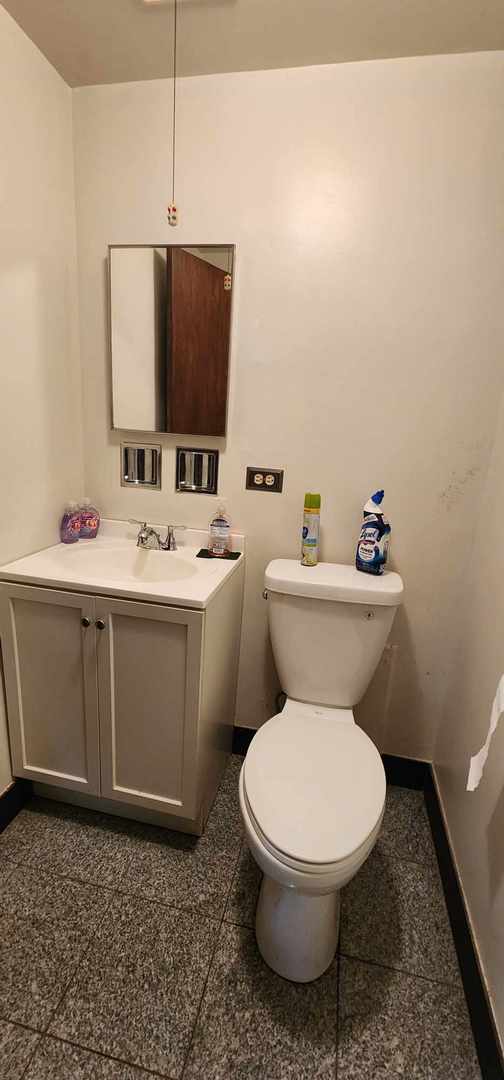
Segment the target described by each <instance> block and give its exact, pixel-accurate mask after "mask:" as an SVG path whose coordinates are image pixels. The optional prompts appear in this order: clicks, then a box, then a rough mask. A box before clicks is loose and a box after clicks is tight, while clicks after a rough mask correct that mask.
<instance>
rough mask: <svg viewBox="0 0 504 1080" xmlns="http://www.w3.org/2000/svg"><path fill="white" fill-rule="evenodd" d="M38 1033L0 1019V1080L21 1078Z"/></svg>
mask: <svg viewBox="0 0 504 1080" xmlns="http://www.w3.org/2000/svg"><path fill="white" fill-rule="evenodd" d="M39 1038H40V1035H37V1034H36V1033H35V1032H34V1031H28V1030H27V1029H26V1028H22V1027H18V1026H17V1024H8V1023H7V1022H6V1021H5V1020H0V1080H21V1077H22V1076H23V1075H24V1071H25V1069H26V1066H27V1064H28V1062H29V1060H30V1057H31V1055H32V1054H33V1051H34V1050H35V1047H36V1045H37V1043H38V1041H39Z"/></svg>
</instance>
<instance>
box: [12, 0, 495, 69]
mask: <svg viewBox="0 0 504 1080" xmlns="http://www.w3.org/2000/svg"><path fill="white" fill-rule="evenodd" d="M3 6H4V7H5V8H6V9H7V11H9V12H10V14H11V15H12V16H13V17H14V18H15V19H16V21H17V22H18V23H19V25H20V26H21V27H22V28H23V30H25V31H26V33H27V34H28V36H29V37H30V38H32V40H33V41H34V42H35V43H36V45H38V46H39V48H40V49H41V51H42V52H43V53H44V54H45V56H46V57H47V58H48V59H49V60H50V61H51V62H52V63H53V64H54V66H55V67H56V68H57V70H58V71H59V72H60V74H61V75H62V76H63V78H64V79H65V80H66V81H67V82H68V83H69V85H70V86H84V85H90V84H94V83H114V82H130V81H134V80H138V79H157V78H163V77H166V76H168V75H170V74H171V70H172V62H171V51H172V32H173V30H172V27H173V6H172V0H160V2H159V3H150V4H145V3H144V2H143V0H3ZM178 13H179V20H178V27H179V35H178V55H179V60H178V71H179V74H181V75H200V74H208V73H210V72H218V71H249V70H256V69H264V68H279V67H299V66H303V65H305V64H328V63H336V62H340V61H345V60H371V59H378V58H383V57H394V56H419V55H424V54H429V53H458V52H477V51H480V50H487V49H504V0H178Z"/></svg>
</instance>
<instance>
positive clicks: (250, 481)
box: [245, 465, 284, 495]
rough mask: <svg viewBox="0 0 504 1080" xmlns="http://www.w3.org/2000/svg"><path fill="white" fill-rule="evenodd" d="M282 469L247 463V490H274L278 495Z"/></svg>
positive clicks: (281, 484)
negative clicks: (259, 466) (258, 466)
mask: <svg viewBox="0 0 504 1080" xmlns="http://www.w3.org/2000/svg"><path fill="white" fill-rule="evenodd" d="M283 476H284V471H283V469H270V468H256V467H255V466H252V465H247V479H246V482H245V487H246V489H247V491H274V492H276V494H277V495H278V494H279V493H280V492H281V491H282V488H283Z"/></svg>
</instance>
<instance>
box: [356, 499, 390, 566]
mask: <svg viewBox="0 0 504 1080" xmlns="http://www.w3.org/2000/svg"><path fill="white" fill-rule="evenodd" d="M384 494H385V492H384V491H375V493H374V495H372V496H371V498H370V499H369V500H368V502H367V503H366V505H365V506H364V510H363V514H364V518H363V522H362V527H361V531H360V536H359V540H358V542H357V552H356V556H355V565H356V567H357V570H362V571H363V572H364V573H365V574H383V571H384V569H385V563H386V562H387V557H388V550H389V543H390V533H391V528H390V524H389V522H388V521H387V518H386V517H385V514H384V512H383V507H382V505H381V503H382V499H383V496H384Z"/></svg>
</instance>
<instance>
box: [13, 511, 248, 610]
mask: <svg viewBox="0 0 504 1080" xmlns="http://www.w3.org/2000/svg"><path fill="white" fill-rule="evenodd" d="M149 524H151V523H149ZM138 528H139V526H136V525H130V524H128V522H125V521H111V520H107V519H105V520H103V521H102V523H101V526H100V531H99V534H98V536H97V537H96V539H95V540H79V541H78V542H77V543H76V544H55V545H54V546H53V547H49V548H44V549H43V550H42V551H37V552H35V553H34V554H33V555H26V556H24V558H22V559H16V560H15V561H14V562H11V563H7V564H6V565H5V566H0V581H15V582H18V583H19V584H21V585H42V586H48V587H50V588H58V589H67V590H72V591H74V590H75V591H77V592H92V593H99V594H100V595H105V596H117V597H124V598H126V599H129V600H139V601H142V600H147V601H150V602H154V603H158V604H173V605H175V606H176V607H188V608H196V609H204V608H206V607H207V605H208V604H209V602H210V600H211V599H212V597H213V596H214V595H215V593H216V592H218V590H219V589H220V588H221V586H222V585H223V583H224V582H225V581H226V579H227V578H229V577H230V576H231V574H232V573H234V571H235V570H236V569H237V567H238V566H240V565H241V563H242V562H243V559H244V557H245V555H244V537H243V536H241V535H240V534H237V533H234V534H233V550H234V551H241V552H242V554H241V556H240V558H239V559H235V560H231V559H197V558H196V555H197V553H198V551H199V550H200V549H201V548H203V547H206V546H207V533H206V531H205V532H204V531H200V530H197V529H187V530H185V531H180V532H178V531H176V534H175V535H176V542H177V551H151V550H149V551H145V550H143V549H141V548H137V547H136V537H137V534H138ZM154 528H157V529H159V531H160V532H161V535H162V536H163V537H164V536H165V534H166V528H165V527H163V526H162V525H160V526H157V525H155V524H154Z"/></svg>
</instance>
